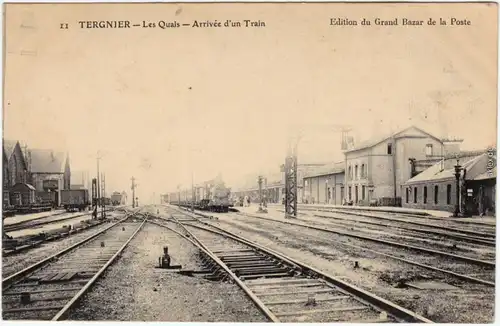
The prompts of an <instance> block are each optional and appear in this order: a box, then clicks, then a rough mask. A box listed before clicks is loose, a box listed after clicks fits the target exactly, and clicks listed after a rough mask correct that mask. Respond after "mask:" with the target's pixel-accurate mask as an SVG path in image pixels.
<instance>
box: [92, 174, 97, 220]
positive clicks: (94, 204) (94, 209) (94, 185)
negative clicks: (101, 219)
mask: <svg viewBox="0 0 500 326" xmlns="http://www.w3.org/2000/svg"><path fill="white" fill-rule="evenodd" d="M97 188H98V186H97V178H94V179H92V216H93V217H94V218H95V219H97Z"/></svg>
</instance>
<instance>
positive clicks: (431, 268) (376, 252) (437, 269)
mask: <svg viewBox="0 0 500 326" xmlns="http://www.w3.org/2000/svg"><path fill="white" fill-rule="evenodd" d="M209 225H210V224H209ZM212 227H215V228H216V226H213V225H212ZM335 242H337V241H335ZM343 245H345V246H349V247H352V248H356V249H361V250H364V251H368V252H371V253H374V254H376V255H380V256H384V257H387V258H391V259H394V260H398V261H401V262H403V263H407V264H410V265H414V266H418V267H422V268H426V269H429V270H432V271H435V272H440V273H444V274H448V275H451V276H454V277H456V278H459V279H462V280H465V281H469V282H473V283H478V284H483V285H487V286H491V287H495V283H494V282H490V281H486V280H482V279H479V278H475V277H472V276H468V275H464V274H459V273H455V272H452V271H448V270H446V269H442V268H438V267H434V266H430V265H426V264H422V263H418V262H415V261H412V260H408V259H405V258H401V257H397V256H393V255H389V254H386V253H383V252H380V251H376V250H373V249H369V248H365V247H361V246H356V245H353V244H349V243H344V244H343Z"/></svg>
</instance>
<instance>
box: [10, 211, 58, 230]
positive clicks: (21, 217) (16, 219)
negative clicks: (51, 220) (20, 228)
mask: <svg viewBox="0 0 500 326" xmlns="http://www.w3.org/2000/svg"><path fill="white" fill-rule="evenodd" d="M65 212H66V211H65V210H64V209H57V210H51V211H46V212H40V213H33V214H18V215H15V216H12V217H6V218H5V219H4V225H5V226H7V225H11V224H17V223H20V222H27V221H31V220H37V219H40V218H44V217H48V216H54V215H60V214H63V213H65Z"/></svg>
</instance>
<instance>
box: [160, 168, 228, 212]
mask: <svg viewBox="0 0 500 326" xmlns="http://www.w3.org/2000/svg"><path fill="white" fill-rule="evenodd" d="M167 202H168V203H169V204H171V205H177V206H181V207H193V208H195V209H199V210H204V211H211V212H223V213H227V212H228V211H229V207H233V206H234V205H233V202H232V200H231V189H230V188H228V187H226V185H225V183H224V181H222V178H221V177H220V176H219V177H217V178H215V179H213V180H211V181H206V182H203V183H202V184H199V185H196V186H194V187H192V188H190V189H184V190H181V189H179V190H178V191H177V192H171V193H169V194H167Z"/></svg>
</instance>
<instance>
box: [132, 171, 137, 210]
mask: <svg viewBox="0 0 500 326" xmlns="http://www.w3.org/2000/svg"><path fill="white" fill-rule="evenodd" d="M131 180H132V187H131V189H132V208H135V186H136V185H135V178H134V177H132V179H131Z"/></svg>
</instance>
